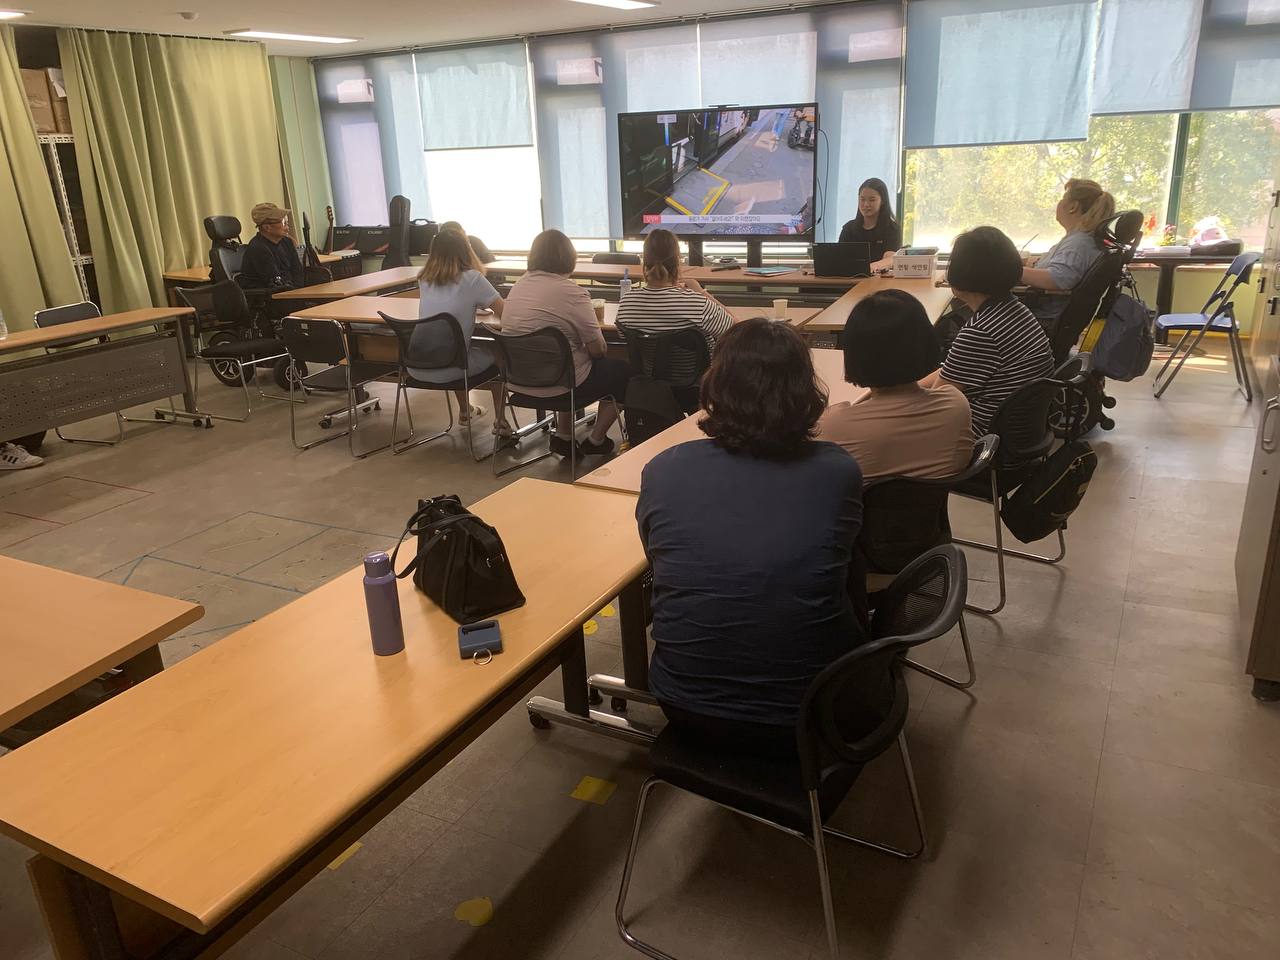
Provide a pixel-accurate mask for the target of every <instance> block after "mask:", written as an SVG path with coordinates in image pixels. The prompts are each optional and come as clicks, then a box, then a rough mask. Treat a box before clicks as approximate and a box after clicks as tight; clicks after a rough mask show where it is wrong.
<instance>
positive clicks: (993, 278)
mask: <svg viewBox="0 0 1280 960" xmlns="http://www.w3.org/2000/svg"><path fill="white" fill-rule="evenodd" d="M1021 281H1022V254H1020V253H1018V248H1017V247H1015V246H1014V245H1013V241H1012V240H1010V239H1009V238H1008V237H1006V236H1005V235H1004V233H1003V232H1001V231H1000V230H999V229H997V228H996V227H974V228H973V229H972V230H966V231H965V232H964V233H962V234H960V236H958V237H956V239H955V242H954V243H952V244H951V260H950V262H949V263H948V264H947V283H949V284H951V286H952V287H953V288H954V289H956V290H963V291H964V292H965V293H985V294H986V295H987V296H989V297H1007V296H1008V295H1009V291H1010V290H1012V289H1013V288H1014V287H1016V286H1017V285H1018V284H1019V283H1020V282H1021Z"/></svg>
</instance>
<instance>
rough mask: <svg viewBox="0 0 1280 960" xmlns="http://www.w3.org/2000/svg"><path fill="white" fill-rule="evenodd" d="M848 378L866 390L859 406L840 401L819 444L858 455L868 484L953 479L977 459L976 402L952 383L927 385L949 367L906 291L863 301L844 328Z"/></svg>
mask: <svg viewBox="0 0 1280 960" xmlns="http://www.w3.org/2000/svg"><path fill="white" fill-rule="evenodd" d="M841 342H842V344H843V346H844V377H845V380H847V381H848V382H849V383H852V384H855V385H857V386H861V387H867V388H868V392H867V393H866V395H864V396H863V397H861V398H860V399H858V400H855V401H853V402H852V403H849V402H843V403H834V404H832V405H831V406H829V407H828V408H827V412H826V413H824V414H823V415H822V419H821V420H819V421H818V438H819V439H821V440H830V441H831V442H832V443H837V444H839V445H840V446H841V447H843V448H844V449H845V450H846V451H848V452H849V453H850V454H852V455H853V458H854V459H855V460H857V461H858V466H859V467H861V468H862V477H863V479H864V480H873V479H875V478H877V477H889V476H905V477H919V478H921V479H942V478H945V477H953V476H955V475H956V474H957V473H959V472H960V471H961V470H963V469H964V468H965V467H966V466H968V464H969V460H970V457H971V455H972V454H973V434H972V433H971V432H970V428H969V425H970V414H969V401H968V400H966V399H965V398H964V394H963V393H961V392H960V391H959V390H957V389H956V388H955V387H954V386H952V385H951V384H949V383H946V382H934V383H931V384H929V385H927V386H926V385H924V384H921V383H919V382H918V381H919V380H921V379H922V378H924V377H927V376H928V375H929V374H930V373H932V372H933V371H934V370H936V369H938V365H939V364H940V363H941V362H942V352H941V350H940V349H939V348H938V338H937V337H936V336H935V335H934V332H933V327H932V326H931V325H930V323H929V315H928V314H927V313H925V309H924V307H923V305H921V303H920V301H919V300H917V299H916V298H915V297H913V296H912V295H911V294H909V293H907V292H906V291H903V290H881V291H879V292H877V293H873V294H872V295H871V296H869V297H867V298H866V299H865V300H860V301H858V303H857V304H856V305H855V306H854V308H853V311H852V312H851V313H850V314H849V319H848V321H847V322H846V323H845V326H844V337H843V338H842V341H841Z"/></svg>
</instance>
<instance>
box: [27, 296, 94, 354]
mask: <svg viewBox="0 0 1280 960" xmlns="http://www.w3.org/2000/svg"><path fill="white" fill-rule="evenodd" d="M100 316H102V311H101V310H99V309H98V306H97V304H94V303H90V302H89V301H88V300H81V301H80V302H79V303H65V304H63V305H62V306H60V307H48V308H47V309H44V310H37V311H36V316H35V323H36V326H37V327H38V328H39V329H41V330H46V329H48V328H49V327H56V326H57V325H58V324H60V323H74V322H75V321H77V320H94V319H96V318H98V317H100ZM97 339H98V338H97V337H96V336H93V337H81V338H80V339H78V340H71V341H69V342H67V343H60V344H58V345H57V346H56V347H49V348H47V349H46V352H47V353H53V352H54V351H55V350H61V349H63V348H64V347H78V346H79V345H80V344H82V343H88V342H89V341H91V340H97Z"/></svg>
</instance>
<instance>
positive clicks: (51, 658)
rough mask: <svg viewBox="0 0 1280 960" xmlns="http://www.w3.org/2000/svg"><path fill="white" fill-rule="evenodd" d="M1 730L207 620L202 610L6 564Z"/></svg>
mask: <svg viewBox="0 0 1280 960" xmlns="http://www.w3.org/2000/svg"><path fill="white" fill-rule="evenodd" d="M0 611H3V616H4V629H3V630H0V663H3V664H4V667H3V669H0V730H4V729H7V728H8V727H11V726H13V724H15V723H17V722H18V721H19V720H22V719H23V718H25V717H29V716H30V715H31V714H33V713H35V712H36V711H37V710H39V709H40V708H41V707H46V706H48V705H49V704H51V703H53V701H55V700H57V699H58V698H59V697H62V696H64V695H66V694H68V693H70V692H71V691H73V690H75V689H77V688H79V687H81V686H83V685H84V684H86V683H88V682H89V681H90V680H92V679H93V678H94V677H96V676H98V675H99V674H101V673H103V672H105V671H107V670H109V669H111V668H112V667H116V666H119V665H120V664H122V663H124V661H126V660H128V659H129V658H130V657H132V656H134V655H135V654H138V653H141V652H142V651H143V650H146V649H147V648H148V647H152V646H155V644H157V643H159V642H160V641H161V640H163V639H164V638H165V637H169V636H172V635H173V634H174V633H176V632H177V631H179V630H181V629H182V628H183V627H186V626H188V625H190V624H192V623H195V622H196V621H197V620H199V619H200V618H201V617H203V616H204V608H203V607H201V606H200V605H199V604H195V603H187V602H186V601H185V600H175V599H173V598H172V597H161V596H157V595H156V594H154V593H145V592H143V591H142V590H134V589H133V588H131V587H122V586H119V585H118V584H114V583H108V582H106V581H104V580H94V579H93V578H91V577H81V576H77V575H76V574H74V573H66V572H64V571H62V570H54V569H53V568H51V567H42V566H40V565H39V564H35V563H26V562H24V561H22V560H14V559H11V558H9V557H0Z"/></svg>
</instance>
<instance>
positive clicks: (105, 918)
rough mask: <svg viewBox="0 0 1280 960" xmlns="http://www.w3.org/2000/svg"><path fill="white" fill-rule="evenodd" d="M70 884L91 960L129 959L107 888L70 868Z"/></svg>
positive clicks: (77, 922)
mask: <svg viewBox="0 0 1280 960" xmlns="http://www.w3.org/2000/svg"><path fill="white" fill-rule="evenodd" d="M66 884H67V895H68V897H69V898H70V901H71V909H72V912H73V914H74V916H75V921H76V926H77V927H78V928H79V930H80V931H81V933H82V935H83V939H84V943H85V947H86V948H87V950H88V956H89V958H90V960H128V956H129V955H128V953H126V952H125V948H124V940H123V939H122V938H121V936H120V924H119V922H118V921H117V919H116V911H115V907H114V906H112V903H111V894H110V892H109V891H108V890H107V888H106V887H104V886H103V885H102V884H100V883H97V882H95V881H93V880H90V879H89V878H88V877H85V876H82V875H81V874H78V873H76V872H75V871H74V870H67V871H66Z"/></svg>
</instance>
